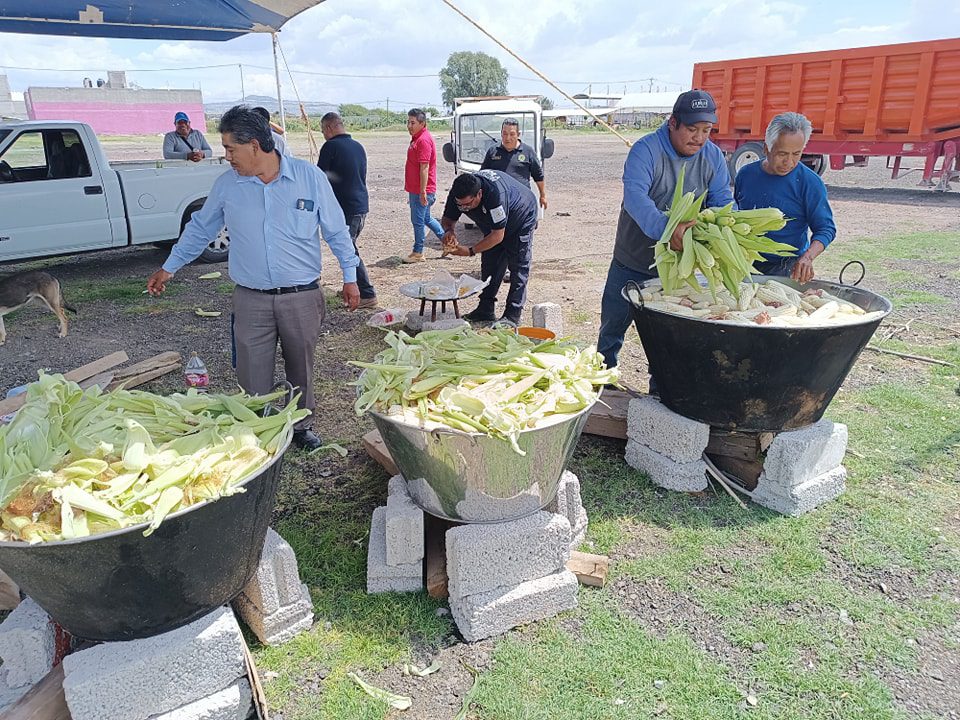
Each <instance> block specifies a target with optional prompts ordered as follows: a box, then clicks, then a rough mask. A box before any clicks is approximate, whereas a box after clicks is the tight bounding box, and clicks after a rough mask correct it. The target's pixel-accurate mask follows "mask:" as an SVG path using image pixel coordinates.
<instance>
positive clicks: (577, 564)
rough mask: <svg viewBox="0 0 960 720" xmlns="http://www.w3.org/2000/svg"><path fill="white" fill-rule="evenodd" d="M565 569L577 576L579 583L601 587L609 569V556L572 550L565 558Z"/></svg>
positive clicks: (605, 580) (604, 582)
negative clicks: (567, 558) (566, 558)
mask: <svg viewBox="0 0 960 720" xmlns="http://www.w3.org/2000/svg"><path fill="white" fill-rule="evenodd" d="M567 570H569V571H570V572H572V573H573V574H574V575H576V576H577V580H579V581H580V584H581V585H589V586H591V587H603V586H604V585H605V584H606V582H607V572H608V571H609V570H610V558H608V557H607V556H606V555H594V554H593V553H585V552H579V551H577V550H574V551H573V552H572V553H570V559H569V560H567Z"/></svg>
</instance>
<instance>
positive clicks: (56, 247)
mask: <svg viewBox="0 0 960 720" xmlns="http://www.w3.org/2000/svg"><path fill="white" fill-rule="evenodd" d="M157 149H158V151H159V149H160V144H159V141H158V143H157ZM229 168H230V166H229V165H228V164H227V163H226V162H224V161H223V160H222V159H220V158H215V159H211V160H205V161H201V162H199V163H193V162H188V161H185V160H163V161H153V160H152V161H149V162H121V163H110V162H108V161H107V157H106V155H105V154H104V152H103V148H102V147H101V145H100V142H99V141H98V140H97V137H96V135H95V134H94V132H93V129H92V128H91V127H90V126H89V125H86V124H84V123H79V122H60V121H44V120H34V121H23V122H21V121H15V122H6V123H0V262H10V261H14V260H23V259H26V258H38V257H48V256H51V255H64V254H68V253H78V252H87V251H90V250H109V249H111V248H118V247H124V246H126V245H143V244H148V243H157V244H164V243H171V242H174V241H176V239H177V238H178V237H180V233H181V232H183V228H184V226H185V225H186V224H187V221H188V220H189V219H190V216H191V215H192V214H193V213H194V212H196V211H197V210H198V209H199V208H200V207H201V206H202V205H203V201H204V200H206V197H207V194H208V193H209V192H210V188H211V187H212V186H213V182H214V180H216V179H217V177H219V176H220V175H221V174H222V173H223V172H225V171H226V170H228V169H229ZM229 242H230V241H229V238H228V236H227V234H226V231H223V232H221V233H220V236H219V237H218V238H217V239H216V240H215V241H214V242H212V243H211V244H210V247H209V248H207V249H206V250H205V251H204V253H203V255H202V256H201V259H202V260H204V261H206V262H222V261H224V260H226V258H227V253H228V249H229Z"/></svg>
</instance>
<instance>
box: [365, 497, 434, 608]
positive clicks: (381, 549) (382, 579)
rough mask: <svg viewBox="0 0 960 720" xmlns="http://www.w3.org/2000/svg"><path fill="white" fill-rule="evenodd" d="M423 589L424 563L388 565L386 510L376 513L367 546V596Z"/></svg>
mask: <svg viewBox="0 0 960 720" xmlns="http://www.w3.org/2000/svg"><path fill="white" fill-rule="evenodd" d="M422 588H423V563H422V562H416V563H409V564H406V565H388V564H387V508H386V507H378V508H377V509H376V510H374V511H373V520H372V521H371V523H370V542H369V545H368V546H367V592H368V593H371V594H372V593H382V592H417V591H418V590H421V589H422Z"/></svg>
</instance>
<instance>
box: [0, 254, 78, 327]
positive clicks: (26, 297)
mask: <svg viewBox="0 0 960 720" xmlns="http://www.w3.org/2000/svg"><path fill="white" fill-rule="evenodd" d="M34 298H40V300H42V301H43V304H44V305H46V306H47V307H48V308H49V309H50V311H51V312H52V313H53V314H54V315H56V316H57V317H58V318H59V319H60V337H66V335H67V314H66V313H65V312H64V310H69V311H70V312H72V313H76V312H77V311H76V310H74V309H73V308H72V307H70V306H69V305H67V303H66V302H65V301H64V299H63V291H62V290H61V289H60V281H59V280H57V279H56V278H55V277H54V276H53V275H51V274H50V273H46V272H43V271H40V270H30V271H28V272H22V273H15V274H13V275H7V276H6V277H3V278H0V345H3V343H4V342H6V340H7V329H6V328H5V327H4V325H3V316H4V315H6V314H7V313H11V312H13V311H14V310H17V309H19V308H22V307H23V306H24V305H26V304H27V303H28V302H30V301H31V300H33V299H34Z"/></svg>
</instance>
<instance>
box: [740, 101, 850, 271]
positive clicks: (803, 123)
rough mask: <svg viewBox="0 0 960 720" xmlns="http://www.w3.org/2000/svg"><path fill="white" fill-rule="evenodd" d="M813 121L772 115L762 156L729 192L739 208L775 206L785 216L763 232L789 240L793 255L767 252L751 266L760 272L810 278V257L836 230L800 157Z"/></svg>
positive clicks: (817, 182) (823, 193)
mask: <svg viewBox="0 0 960 720" xmlns="http://www.w3.org/2000/svg"><path fill="white" fill-rule="evenodd" d="M811 132H813V126H812V125H811V124H810V121H809V120H807V118H805V117H804V116H803V115H801V114H800V113H795V112H788V113H783V114H781V115H777V116H776V117H775V118H774V119H773V120H771V121H770V124H769V125H768V126H767V133H766V138H765V143H764V144H765V146H766V152H767V154H766V157H764V158H763V160H761V161H760V162H755V163H751V164H749V165H747V166H745V167H743V168H742V169H741V170H740V172H739V173H737V182H736V187H735V190H734V197H736V199H737V206H738V207H740V208H741V209H742V210H752V209H753V208H762V207H775V208H779V209H780V210H782V211H783V214H784V215H786V216H787V217H788V218H789V220H788V221H787V224H786V226H785V227H784V228H783V229H782V230H777V231H776V232H769V233H767V237H769V238H770V239H771V240H776V241H777V242H781V243H787V244H788V245H793V246H794V247H795V248H796V249H797V254H796V256H795V257H776V256H770V257H769V258H768V259H767V261H766V262H758V263H755V264H754V267H755V268H756V269H757V270H759V271H760V272H762V273H763V274H765V275H784V276H786V275H789V276H790V277H791V278H793V279H794V280H796V281H797V282H800V283H805V282H809V281H810V280H813V276H814V272H813V261H814V260H815V259H816V257H817V256H818V255H819V254H820V253H822V252H823V251H824V250H826V249H827V245H829V244H830V243H831V242H832V241H833V239H834V238H835V237H836V236H837V226H836V225H835V224H834V222H833V211H832V210H831V209H830V203H828V202H827V188H826V186H825V185H824V184H823V180H821V179H820V176H819V175H817V174H816V173H815V172H814V171H813V170H811V169H810V168H808V167H807V166H806V165H804V164H803V163H802V162H800V159H801V158H802V157H803V149H804V148H805V147H806V146H807V142H809V140H810V133H811Z"/></svg>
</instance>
